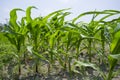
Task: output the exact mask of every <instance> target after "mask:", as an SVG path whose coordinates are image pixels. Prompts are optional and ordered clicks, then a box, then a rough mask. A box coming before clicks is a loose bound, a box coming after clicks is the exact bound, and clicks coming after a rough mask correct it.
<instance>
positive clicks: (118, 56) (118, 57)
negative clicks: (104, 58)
mask: <svg viewBox="0 0 120 80" xmlns="http://www.w3.org/2000/svg"><path fill="white" fill-rule="evenodd" d="M109 58H113V59H116V60H120V52H119V54H110V55H109Z"/></svg>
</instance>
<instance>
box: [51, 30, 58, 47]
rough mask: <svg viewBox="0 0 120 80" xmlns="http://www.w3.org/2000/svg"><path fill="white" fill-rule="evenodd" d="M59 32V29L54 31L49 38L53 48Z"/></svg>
mask: <svg viewBox="0 0 120 80" xmlns="http://www.w3.org/2000/svg"><path fill="white" fill-rule="evenodd" d="M58 33H59V30H57V31H56V32H55V33H53V34H52V35H51V36H50V40H49V44H50V48H51V49H52V48H53V46H54V44H55V40H56V36H57V35H58Z"/></svg>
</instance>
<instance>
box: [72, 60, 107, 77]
mask: <svg viewBox="0 0 120 80" xmlns="http://www.w3.org/2000/svg"><path fill="white" fill-rule="evenodd" d="M74 66H77V67H81V66H83V67H91V68H93V69H94V70H96V71H97V72H99V73H100V74H101V75H102V77H104V78H105V74H104V73H103V72H102V71H101V70H100V68H99V67H98V66H97V65H96V64H93V63H89V62H81V61H77V60H76V61H75V62H74ZM73 71H76V72H78V73H79V71H77V70H75V69H74V68H73Z"/></svg>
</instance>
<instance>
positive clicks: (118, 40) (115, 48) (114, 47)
mask: <svg viewBox="0 0 120 80" xmlns="http://www.w3.org/2000/svg"><path fill="white" fill-rule="evenodd" d="M119 51H120V31H118V32H116V33H115V34H114V38H113V41H112V43H111V53H112V54H118V52H119Z"/></svg>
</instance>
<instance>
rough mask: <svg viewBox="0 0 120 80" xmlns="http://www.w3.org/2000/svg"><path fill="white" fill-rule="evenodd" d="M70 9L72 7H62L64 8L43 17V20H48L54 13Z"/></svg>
mask: <svg viewBox="0 0 120 80" xmlns="http://www.w3.org/2000/svg"><path fill="white" fill-rule="evenodd" d="M69 9H70V8H67V9H62V10H58V11H55V12H52V13H50V14H48V15H47V16H45V17H44V18H43V20H44V22H46V21H47V20H48V18H50V17H51V16H52V15H54V14H57V13H59V12H62V11H66V10H69Z"/></svg>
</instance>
